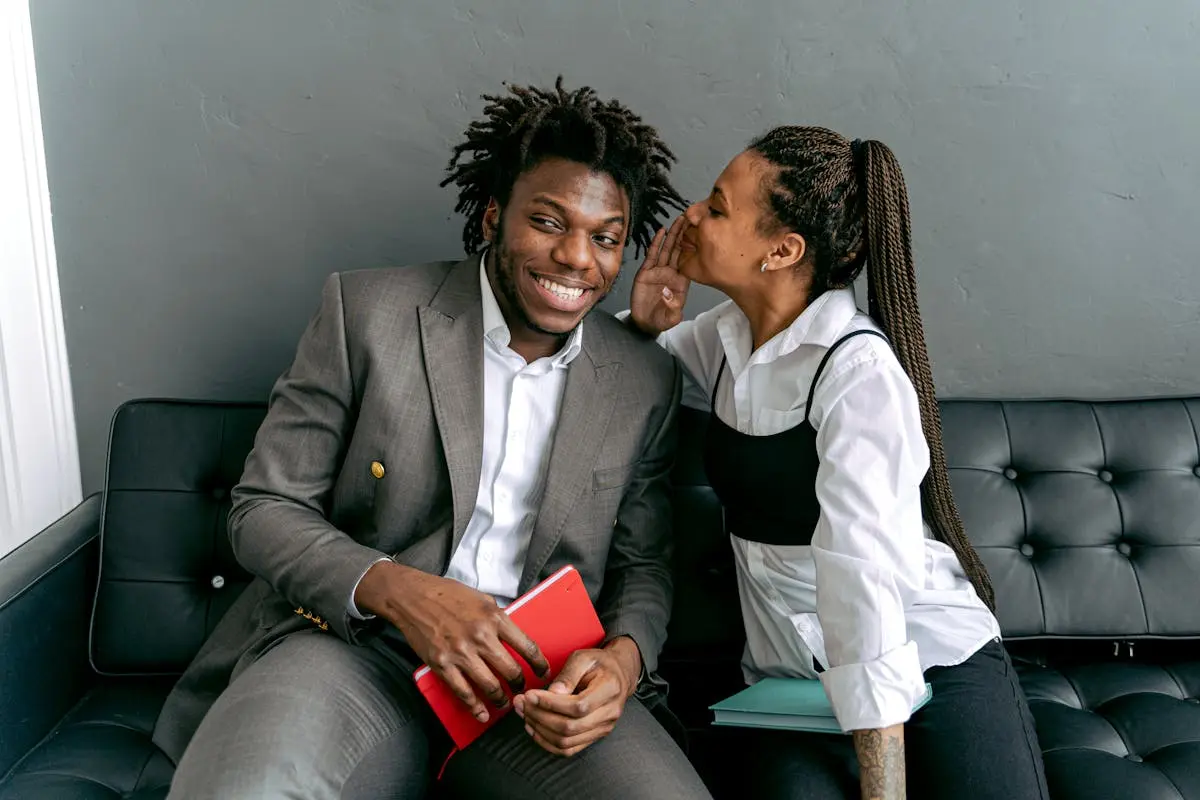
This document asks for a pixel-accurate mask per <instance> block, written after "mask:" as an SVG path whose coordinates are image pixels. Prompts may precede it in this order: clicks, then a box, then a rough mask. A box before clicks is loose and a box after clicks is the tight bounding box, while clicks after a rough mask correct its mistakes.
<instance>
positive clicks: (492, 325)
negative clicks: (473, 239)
mask: <svg viewBox="0 0 1200 800" xmlns="http://www.w3.org/2000/svg"><path fill="white" fill-rule="evenodd" d="M487 257H488V251H487V248H484V250H483V254H482V255H481V256H480V258H479V293H480V295H481V297H482V299H483V335H484V337H485V338H487V339H490V340H491V341H492V342H493V343H494V344H495V345H496V346H497V347H508V344H509V342H511V341H512V333H511V332H510V331H509V329H508V323H507V322H505V321H504V313H503V312H501V311H500V303H499V302H497V300H496V293H495V292H493V291H492V282H491V281H489V280H488V277H487ZM582 349H583V322H582V321H581V322H580V323H579V324H578V325H576V326H575V330H573V331H571V334H570V335H569V336H568V337H567V342H566V344H564V345H563V346H562V349H561V350H559V351H558V352H557V353H555V354H554V355H553V356H551V357H550V358H551V362H552V366H555V367H565V366H567V365H568V364H570V363H571V362H572V361H573V360H574V359H575V356H577V355H579V353H580V351H581V350H582Z"/></svg>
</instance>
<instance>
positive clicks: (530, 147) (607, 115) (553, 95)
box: [440, 76, 686, 255]
mask: <svg viewBox="0 0 1200 800" xmlns="http://www.w3.org/2000/svg"><path fill="white" fill-rule="evenodd" d="M508 90H509V92H510V93H511V94H510V95H508V96H497V95H484V96H483V99H484V100H487V101H488V103H489V105H488V106H487V107H486V108H485V109H484V112H483V113H484V118H483V119H480V120H476V121H475V122H472V123H471V125H470V127H468V128H467V131H466V135H465V136H466V138H465V140H464V141H463V142H462V143H461V144H459V145H458V146H456V147H455V148H454V155H453V157H452V158H451V159H450V164H449V165H448V166H447V168H446V169H447V176H446V179H445V180H443V181H442V182H441V184H440V185H441V186H447V185H448V184H451V183H453V184H455V185H456V186H458V204H457V205H456V206H455V208H454V210H455V211H458V212H462V213H463V214H465V215H466V217H467V221H466V225H465V226H464V227H463V245H464V246H465V247H466V250H467V252H468V253H473V252H475V251H476V250H477V249H478V248H479V247H480V245H482V244H483V214H484V212H485V211H486V210H487V206H488V201H489V200H490V199H491V198H493V197H494V198H496V201H497V202H498V203H499V204H500V205H501V207H503V206H504V204H505V203H507V202H508V198H509V194H510V193H511V192H512V187H513V184H514V183H515V182H516V180H517V178H518V177H519V176H520V175H521V173H523V172H525V171H526V170H528V169H530V168H532V167H534V166H536V165H537V164H538V163H539V162H540V161H543V160H544V159H547V158H564V159H568V160H570V161H575V162H578V163H580V164H586V165H587V166H588V167H590V168H591V169H593V170H595V171H597V172H603V173H605V174H606V175H609V176H611V177H612V179H613V180H614V181H616V183H617V185H618V186H620V187H621V189H622V190H623V191H624V192H625V194H626V196H627V197H628V198H629V217H630V218H629V225H628V235H629V238H630V239H631V240H632V241H633V242H634V244H635V245H636V247H637V253H638V254H639V255H640V253H641V252H642V251H644V250H645V249H646V248H647V247H648V246H649V244H650V240H651V239H653V238H654V231H655V228H656V224H655V220H656V219H657V218H658V217H660V216H663V215H666V214H668V213H670V212H669V209H670V208H676V209H683V208H684V206H685V205H686V204H685V203H684V202H683V198H681V197H680V196H679V194H678V193H677V192H676V191H675V189H674V188H673V187H672V186H671V183H670V181H669V180H668V179H667V171H668V170H669V169H670V168H671V162H673V161H675V160H676V159H675V155H674V153H672V152H671V151H670V149H669V148H668V147H667V146H666V144H664V143H663V141H662V140H661V139H659V138H658V131H656V130H655V129H654V128H652V127H651V126H649V125H647V124H645V123H643V122H642V119H641V117H639V116H637V115H636V114H634V113H633V112H632V111H630V110H629V109H628V108H626V107H625V106H623V105H621V103H619V102H617V101H616V100H610V101H609V102H607V103H603V102H601V101H600V99H599V98H598V97H597V96H596V92H595V91H593V90H592V89H591V88H590V87H588V86H584V87H583V88H580V89H576V90H575V91H573V92H568V91H566V90H564V89H563V87H562V76H559V78H558V80H557V81H556V82H555V85H554V90H553V91H549V90H545V89H537V88H533V87H526V86H509V87H508ZM468 153H470V154H471V158H470V160H465V159H464V156H466V154H468Z"/></svg>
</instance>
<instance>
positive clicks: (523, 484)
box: [446, 257, 583, 605]
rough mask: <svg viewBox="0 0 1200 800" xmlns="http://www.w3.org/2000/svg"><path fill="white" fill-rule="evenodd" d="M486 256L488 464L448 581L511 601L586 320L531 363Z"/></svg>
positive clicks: (485, 425)
mask: <svg viewBox="0 0 1200 800" xmlns="http://www.w3.org/2000/svg"><path fill="white" fill-rule="evenodd" d="M486 260H487V259H486V257H485V258H483V259H480V272H479V280H480V287H481V289H482V293H483V339H484V341H483V468H482V469H481V470H480V473H479V493H478V494H477V495H476V497H475V513H474V514H472V515H471V521H470V522H468V523H467V530H466V533H464V534H463V538H462V541H461V542H459V544H458V549H456V550H455V551H454V555H453V556H452V557H451V559H450V569H449V570H448V571H447V572H446V577H447V578H453V579H454V580H456V581H460V582H461V583H465V584H466V585H467V586H470V587H472V588H474V589H478V590H479V591H481V592H483V593H484V594H490V595H492V596H493V597H495V598H496V600H497V602H499V603H500V605H508V604H509V603H511V602H512V601H513V600H514V599H516V596H517V587H518V586H519V584H520V582H521V572H522V570H523V569H524V567H525V553H526V551H527V550H528V549H529V539H530V537H531V536H532V535H533V524H534V522H535V521H536V520H537V511H538V507H539V506H540V505H541V499H542V490H543V489H544V488H545V483H546V481H545V478H546V466H547V464H548V462H549V460H550V445H551V443H552V442H553V441H554V431H555V429H556V428H557V427H558V410H559V406H560V405H561V404H562V395H563V389H564V388H565V387H566V383H567V366H568V365H569V364H570V363H571V361H572V360H573V359H574V358H575V356H577V355H579V351H580V348H581V347H582V341H583V324H582V323H581V324H579V325H578V326H576V328H575V330H573V331H572V332H571V335H570V336H569V337H568V338H567V342H566V344H565V345H563V347H562V349H561V350H559V351H558V353H556V354H555V355H553V356H548V357H546V358H539V359H537V360H535V361H533V362H531V363H526V362H525V359H524V358H522V357H521V356H520V355H518V354H517V353H516V351H514V350H512V349H511V348H510V347H509V346H508V343H509V341H510V338H511V337H510V334H509V330H508V325H507V323H505V321H504V316H503V315H502V314H501V313H500V306H499V305H498V304H497V303H496V296H495V294H494V293H493V292H492V287H491V284H490V283H489V282H488V279H487V274H486V273H485V272H484V270H483V266H482V265H483V263H484V262H485V261H486Z"/></svg>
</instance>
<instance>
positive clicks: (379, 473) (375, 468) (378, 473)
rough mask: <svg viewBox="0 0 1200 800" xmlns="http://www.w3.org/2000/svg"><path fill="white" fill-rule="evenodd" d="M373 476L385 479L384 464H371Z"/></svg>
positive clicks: (375, 462) (376, 462)
mask: <svg viewBox="0 0 1200 800" xmlns="http://www.w3.org/2000/svg"><path fill="white" fill-rule="evenodd" d="M371 474H372V475H374V476H375V477H376V478H382V477H383V464H380V463H379V462H378V461H372V462H371Z"/></svg>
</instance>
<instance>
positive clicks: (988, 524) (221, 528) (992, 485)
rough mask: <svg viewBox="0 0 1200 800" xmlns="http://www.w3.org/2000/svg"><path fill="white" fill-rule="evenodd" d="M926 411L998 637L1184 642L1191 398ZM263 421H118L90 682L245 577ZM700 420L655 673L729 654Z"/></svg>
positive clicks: (201, 408)
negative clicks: (246, 482) (942, 449)
mask: <svg viewBox="0 0 1200 800" xmlns="http://www.w3.org/2000/svg"><path fill="white" fill-rule="evenodd" d="M941 408H942V425H943V429H944V438H945V442H946V451H947V458H948V460H949V464H950V475H951V481H952V483H953V485H954V490H955V498H956V500H957V502H958V506H959V510H960V511H961V513H962V515H963V519H964V521H965V523H966V527H967V533H968V535H969V536H970V537H971V539H972V541H973V542H974V543H975V545H976V547H977V548H979V551H980V554H981V556H982V557H983V559H984V561H985V562H986V564H987V567H988V569H989V571H990V572H991V575H992V579H993V582H994V583H995V586H996V595H997V602H998V616H999V618H1000V622H1001V625H1002V627H1003V629H1004V632H1005V635H1006V637H1008V638H1009V639H1022V638H1043V637H1053V638H1071V637H1094V638H1100V639H1117V638H1119V639H1121V640H1135V639H1139V638H1147V637H1148V638H1163V637H1200V444H1198V437H1197V425H1196V420H1197V419H1200V400H1148V401H1139V402H1110V403H1071V402H1049V401H1019V402H1004V403H1000V402H983V401H947V402H943V403H942V405H941ZM264 413H265V408H264V406H262V405H261V404H240V405H238V404H221V403H197V402H173V401H136V402H132V403H129V404H126V405H125V406H122V408H121V409H119V410H118V412H117V414H116V417H115V418H114V421H113V427H112V438H111V442H110V454H109V473H108V481H107V493H106V499H105V508H104V517H103V520H102V553H101V566H100V577H99V581H98V588H97V593H96V605H95V611H94V616H93V624H92V643H91V644H92V647H91V652H92V660H93V663H94V665H95V666H96V668H97V669H98V670H100V671H101V672H108V673H177V672H180V671H182V669H183V668H184V667H185V666H186V665H187V663H188V662H189V661H190V660H191V658H192V657H193V656H194V655H195V653H196V651H197V650H198V649H199V647H200V645H201V643H202V642H203V641H204V639H205V638H206V637H207V635H208V634H209V632H211V631H212V629H213V627H214V626H215V625H216V623H217V622H218V620H219V619H220V617H221V615H222V614H223V613H224V612H225V610H226V609H227V608H228V607H229V605H230V604H231V603H232V601H233V600H234V599H235V598H236V596H237V594H238V592H240V591H241V589H242V588H243V587H244V586H245V585H246V583H247V582H248V581H249V576H248V575H247V573H246V572H245V571H244V570H242V568H241V567H240V566H238V565H237V563H236V561H235V560H234V558H233V554H232V552H231V551H230V547H229V539H228V536H227V532H226V516H227V514H228V511H229V489H230V488H231V487H232V486H233V485H234V484H235V483H237V481H238V479H239V478H240V476H241V471H242V465H243V462H244V460H245V457H246V455H247V454H248V453H249V451H250V448H251V446H252V444H253V439H254V434H255V432H256V430H257V428H258V425H259V424H260V423H261V421H262V418H263V415H264ZM707 421H708V415H707V414H703V413H698V412H695V411H692V410H690V409H684V410H683V412H682V413H681V417H680V443H679V453H678V457H677V463H676V466H675V469H674V472H673V475H672V478H673V483H674V487H673V490H672V491H673V499H674V514H675V529H676V537H675V541H676V546H675V601H674V610H673V614H672V617H671V621H670V628H669V636H668V641H667V652H666V653H664V658H665V659H666V660H668V661H670V660H671V659H677V660H678V661H679V662H687V661H690V660H692V659H694V658H697V657H702V658H704V659H706V660H707V659H710V658H712V657H717V656H719V657H722V658H725V657H730V656H736V653H737V651H738V649H739V648H740V646H741V642H742V641H743V639H744V633H743V630H742V624H741V616H740V609H739V604H738V596H737V582H736V579H735V575H734V571H733V561H732V556H731V553H730V549H729V541H728V537H727V536H726V534H725V530H724V518H723V514H722V510H721V505H720V503H719V502H718V501H717V499H716V496H715V494H714V493H713V491H712V489H711V488H710V487H709V486H708V482H707V480H706V479H705V475H704V467H703V461H702V459H701V454H702V444H703V433H704V430H705V426H706V425H707ZM218 578H219V580H218Z"/></svg>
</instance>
